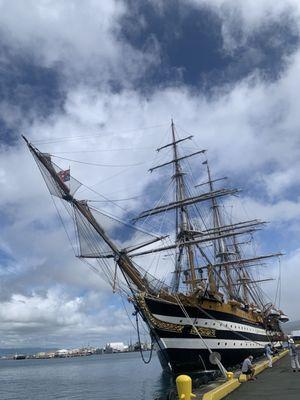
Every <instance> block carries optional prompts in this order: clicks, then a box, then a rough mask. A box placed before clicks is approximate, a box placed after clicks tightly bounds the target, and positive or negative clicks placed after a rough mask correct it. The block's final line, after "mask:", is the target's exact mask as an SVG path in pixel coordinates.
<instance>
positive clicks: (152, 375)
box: [0, 353, 174, 400]
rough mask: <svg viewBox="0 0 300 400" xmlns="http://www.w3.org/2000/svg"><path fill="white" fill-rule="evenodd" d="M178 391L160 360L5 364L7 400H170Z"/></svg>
mask: <svg viewBox="0 0 300 400" xmlns="http://www.w3.org/2000/svg"><path fill="white" fill-rule="evenodd" d="M147 355H148V354H147V353H146V356H147ZM173 387H174V383H173V381H172V379H171V377H170V376H169V375H167V374H165V373H163V372H162V370H161V366H160V364H159V361H158V358H157V356H156V355H155V354H153V358H152V361H151V363H150V364H147V365H146V364H144V363H143V362H142V360H141V358H140V354H139V353H119V354H103V355H92V356H87V357H74V358H55V359H45V360H35V359H27V360H3V359H2V360H0V399H1V400H21V399H22V400H50V399H51V400H52V399H65V400H75V399H76V400H77V399H78V400H154V399H164V400H167V399H168V397H166V393H169V392H170V391H171V390H172V388H173Z"/></svg>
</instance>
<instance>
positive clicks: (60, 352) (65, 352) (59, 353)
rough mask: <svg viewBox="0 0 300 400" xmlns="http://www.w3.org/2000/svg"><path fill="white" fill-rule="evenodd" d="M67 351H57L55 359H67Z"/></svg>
mask: <svg viewBox="0 0 300 400" xmlns="http://www.w3.org/2000/svg"><path fill="white" fill-rule="evenodd" d="M68 354H69V351H68V350H66V349H61V350H57V351H56V352H55V357H59V358H64V357H68Z"/></svg>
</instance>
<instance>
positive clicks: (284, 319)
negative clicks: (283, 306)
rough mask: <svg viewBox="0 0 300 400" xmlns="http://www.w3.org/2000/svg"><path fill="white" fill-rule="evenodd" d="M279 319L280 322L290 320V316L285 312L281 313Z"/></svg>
mask: <svg viewBox="0 0 300 400" xmlns="http://www.w3.org/2000/svg"><path fill="white" fill-rule="evenodd" d="M278 319H279V321H280V322H288V321H289V317H288V316H287V315H285V314H281V315H280V317H279V318H278Z"/></svg>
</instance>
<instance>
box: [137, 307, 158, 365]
mask: <svg viewBox="0 0 300 400" xmlns="http://www.w3.org/2000/svg"><path fill="white" fill-rule="evenodd" d="M134 314H135V321H136V331H137V335H138V342H139V350H140V354H141V358H142V360H143V362H144V363H145V364H149V363H150V362H151V359H152V354H153V341H152V337H151V335H150V338H151V350H150V355H149V359H148V360H146V359H145V357H144V354H143V350H142V343H141V337H140V328H139V318H138V311H135V312H134Z"/></svg>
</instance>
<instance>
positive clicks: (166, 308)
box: [139, 298, 279, 374]
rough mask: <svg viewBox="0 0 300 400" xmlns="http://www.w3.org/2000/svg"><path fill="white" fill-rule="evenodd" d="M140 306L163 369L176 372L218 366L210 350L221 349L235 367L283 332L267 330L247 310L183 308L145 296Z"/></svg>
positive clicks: (258, 353) (223, 358)
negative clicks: (243, 311) (249, 315)
mask: <svg viewBox="0 0 300 400" xmlns="http://www.w3.org/2000/svg"><path fill="white" fill-rule="evenodd" d="M139 309H140V311H141V314H142V315H143V318H144V320H145V321H146V322H147V324H148V325H149V328H150V331H151V335H152V338H153V340H154V342H156V344H157V353H158V357H159V360H160V363H161V365H162V367H163V369H165V370H168V371H169V372H172V373H175V374H178V373H188V372H198V371H203V370H211V369H217V366H216V365H215V364H212V363H211V362H210V357H209V356H210V351H212V352H217V353H219V355H220V357H221V362H222V364H223V365H224V366H225V367H226V368H228V367H234V366H236V365H237V364H239V363H241V362H242V361H243V360H244V358H246V357H247V356H249V355H253V356H254V357H258V356H261V355H263V354H264V348H265V346H266V344H267V343H269V342H270V340H271V338H272V335H273V334H274V333H276V334H277V336H278V333H279V332H271V331H266V330H265V328H264V326H263V324H262V322H261V321H259V320H257V321H256V320H255V319H253V318H250V317H249V318H247V314H246V313H245V315H243V316H241V315H238V313H234V312H231V313H230V312H223V311H220V310H214V309H208V310H205V309H204V308H203V307H192V306H188V307H185V311H183V310H182V306H181V307H180V306H179V305H178V304H175V303H171V302H167V301H164V300H160V299H153V298H152V299H150V298H143V299H142V301H141V302H140V303H139ZM187 314H188V315H187ZM191 321H192V322H191ZM273 337H275V336H273Z"/></svg>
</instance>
